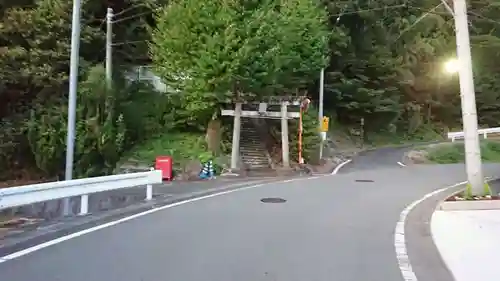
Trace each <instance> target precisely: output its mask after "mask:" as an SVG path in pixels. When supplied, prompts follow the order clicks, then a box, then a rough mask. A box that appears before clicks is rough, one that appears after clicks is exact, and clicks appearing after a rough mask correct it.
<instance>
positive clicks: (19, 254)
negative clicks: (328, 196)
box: [0, 176, 321, 263]
mask: <svg viewBox="0 0 500 281" xmlns="http://www.w3.org/2000/svg"><path fill="white" fill-rule="evenodd" d="M320 177H321V176H315V177H308V178H297V179H289V180H284V181H276V182H270V183H260V184H255V185H251V186H246V187H242V188H238V189H233V190H227V191H222V192H218V193H214V194H210V195H205V196H201V197H197V198H193V199H189V200H185V201H180V202H177V203H173V204H170V205H165V206H162V207H158V208H154V209H151V210H148V211H144V212H142V213H138V214H135V215H131V216H128V217H125V218H121V219H118V220H115V221H111V222H108V223H105V224H101V225H98V226H95V227H91V228H88V229H84V230H81V231H78V232H75V233H72V234H69V235H66V236H62V237H59V238H56V239H54V240H50V241H47V242H44V243H41V244H38V245H35V246H32V247H29V248H27V249H24V250H21V251H17V252H14V253H12V254H9V255H6V256H3V257H0V263H3V262H6V261H8V260H12V259H16V258H19V257H22V256H25V255H28V254H31V253H33V252H36V251H38V250H41V249H44V248H47V247H50V246H53V245H56V244H59V243H62V242H64V241H68V240H70V239H73V238H77V237H80V236H83V235H85V234H89V233H92V232H94V231H98V230H101V229H104V228H108V227H111V226H114V225H117V224H119V223H123V222H126V221H129V220H133V219H136V218H139V217H142V216H145V215H149V214H152V213H156V212H159V211H162V210H165V209H168V208H173V207H176V206H180V205H184V204H187V203H192V202H196V201H200V200H203V199H208V198H212V197H216V196H220V195H224V194H229V193H233V192H236V191H243V190H247V189H251V188H255V187H260V186H263V185H266V184H273V183H278V184H282V183H287V182H293V181H300V180H311V179H317V178H320Z"/></svg>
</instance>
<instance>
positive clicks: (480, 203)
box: [437, 200, 500, 211]
mask: <svg viewBox="0 0 500 281" xmlns="http://www.w3.org/2000/svg"><path fill="white" fill-rule="evenodd" d="M499 209H500V200H476V201H472V200H464V201H444V202H442V203H441V204H439V206H438V209H437V210H439V211H478V210H499Z"/></svg>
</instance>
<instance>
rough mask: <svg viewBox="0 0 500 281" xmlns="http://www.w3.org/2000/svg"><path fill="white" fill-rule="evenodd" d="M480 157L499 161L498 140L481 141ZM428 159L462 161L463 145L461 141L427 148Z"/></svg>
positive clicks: (463, 157) (445, 161)
mask: <svg viewBox="0 0 500 281" xmlns="http://www.w3.org/2000/svg"><path fill="white" fill-rule="evenodd" d="M480 147H481V158H482V160H483V161H484V162H497V163H498V162H500V142H498V141H491V140H484V141H481V144H480ZM427 152H428V159H429V160H430V161H432V162H434V163H438V164H453V163H463V162H464V161H465V147H464V144H463V143H450V144H448V145H440V146H437V147H433V148H429V149H427Z"/></svg>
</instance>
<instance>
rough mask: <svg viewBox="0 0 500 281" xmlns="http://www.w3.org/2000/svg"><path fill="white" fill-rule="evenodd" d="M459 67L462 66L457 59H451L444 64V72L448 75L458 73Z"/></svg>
mask: <svg viewBox="0 0 500 281" xmlns="http://www.w3.org/2000/svg"><path fill="white" fill-rule="evenodd" d="M459 67H460V64H459V62H458V60H457V59H451V60H449V61H447V62H446V63H445V64H444V70H445V71H446V73H450V74H453V73H457V72H458V70H459Z"/></svg>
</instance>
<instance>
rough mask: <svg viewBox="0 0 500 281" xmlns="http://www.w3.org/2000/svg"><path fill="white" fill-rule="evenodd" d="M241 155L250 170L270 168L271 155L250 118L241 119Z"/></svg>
mask: <svg viewBox="0 0 500 281" xmlns="http://www.w3.org/2000/svg"><path fill="white" fill-rule="evenodd" d="M240 155H241V160H242V161H243V163H244V164H245V165H246V166H247V167H248V168H250V169H261V168H269V167H270V163H269V160H270V159H269V153H268V152H267V149H266V146H265V144H264V142H263V141H262V139H261V137H260V134H259V132H258V131H257V128H255V125H254V123H253V122H252V120H251V119H250V118H241V136H240Z"/></svg>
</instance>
